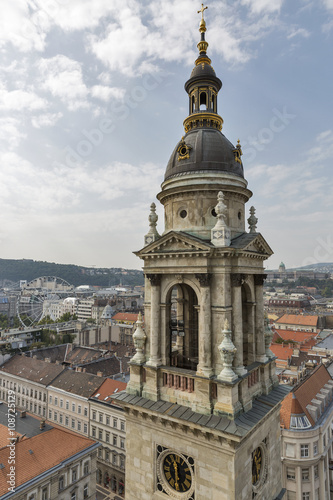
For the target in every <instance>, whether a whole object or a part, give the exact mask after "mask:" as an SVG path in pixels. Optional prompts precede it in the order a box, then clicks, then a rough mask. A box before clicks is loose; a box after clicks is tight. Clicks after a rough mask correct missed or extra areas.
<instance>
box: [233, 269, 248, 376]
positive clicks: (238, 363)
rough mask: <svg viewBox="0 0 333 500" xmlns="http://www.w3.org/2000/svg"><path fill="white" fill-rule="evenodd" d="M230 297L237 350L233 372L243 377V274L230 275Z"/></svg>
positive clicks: (244, 371) (244, 372)
mask: <svg viewBox="0 0 333 500" xmlns="http://www.w3.org/2000/svg"><path fill="white" fill-rule="evenodd" d="M230 279H231V287H232V292H231V297H232V323H233V327H232V331H233V332H234V344H235V347H236V349H237V351H236V356H235V359H234V371H235V372H236V373H237V374H238V375H245V374H246V373H247V371H246V370H245V368H244V365H243V314H242V283H243V281H244V275H243V274H239V273H237V274H231V276H230Z"/></svg>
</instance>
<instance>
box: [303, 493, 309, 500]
mask: <svg viewBox="0 0 333 500" xmlns="http://www.w3.org/2000/svg"><path fill="white" fill-rule="evenodd" d="M302 500H310V492H309V491H304V492H303V494H302Z"/></svg>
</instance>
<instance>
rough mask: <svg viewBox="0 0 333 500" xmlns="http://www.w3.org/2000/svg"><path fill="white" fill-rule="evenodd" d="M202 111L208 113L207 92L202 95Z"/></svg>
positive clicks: (200, 102)
mask: <svg viewBox="0 0 333 500" xmlns="http://www.w3.org/2000/svg"><path fill="white" fill-rule="evenodd" d="M199 104H200V111H206V110H207V93H206V92H201V93H200V101H199Z"/></svg>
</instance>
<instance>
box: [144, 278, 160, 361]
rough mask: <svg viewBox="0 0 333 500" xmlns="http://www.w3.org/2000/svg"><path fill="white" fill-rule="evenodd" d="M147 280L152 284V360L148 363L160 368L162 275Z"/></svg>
mask: <svg viewBox="0 0 333 500" xmlns="http://www.w3.org/2000/svg"><path fill="white" fill-rule="evenodd" d="M147 278H148V279H149V280H150V283H151V292H150V314H151V317H150V318H151V319H150V358H149V361H148V362H147V365H149V366H159V365H161V364H162V361H161V351H160V343H161V342H160V339H161V311H160V296H161V285H160V283H161V275H160V274H147Z"/></svg>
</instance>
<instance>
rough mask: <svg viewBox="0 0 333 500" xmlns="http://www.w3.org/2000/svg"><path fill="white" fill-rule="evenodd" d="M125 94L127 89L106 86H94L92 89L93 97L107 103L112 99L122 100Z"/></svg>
mask: <svg viewBox="0 0 333 500" xmlns="http://www.w3.org/2000/svg"><path fill="white" fill-rule="evenodd" d="M125 92H126V91H125V89H122V88H120V87H107V86H106V85H94V86H93V87H92V88H91V95H92V96H93V97H96V98H97V99H100V100H101V101H105V102H108V101H109V100H110V99H111V98H114V99H120V100H121V99H122V98H123V97H124V95H125Z"/></svg>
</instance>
